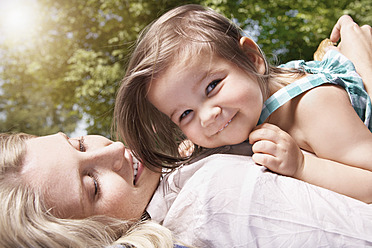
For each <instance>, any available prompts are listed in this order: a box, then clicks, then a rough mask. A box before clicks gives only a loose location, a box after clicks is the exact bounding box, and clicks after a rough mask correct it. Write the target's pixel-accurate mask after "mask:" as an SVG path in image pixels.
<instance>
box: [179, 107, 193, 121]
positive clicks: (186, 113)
mask: <svg viewBox="0 0 372 248" xmlns="http://www.w3.org/2000/svg"><path fill="white" fill-rule="evenodd" d="M191 112H192V110H191V109H188V110H186V111H185V112H183V113H182V115H181V116H180V121H182V119H183V118H185V117H186V116H187V115H188V114H190V113H191Z"/></svg>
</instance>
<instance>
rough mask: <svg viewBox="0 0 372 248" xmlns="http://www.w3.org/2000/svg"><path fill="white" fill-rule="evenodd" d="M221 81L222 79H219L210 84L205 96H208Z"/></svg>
mask: <svg viewBox="0 0 372 248" xmlns="http://www.w3.org/2000/svg"><path fill="white" fill-rule="evenodd" d="M221 81H222V79H217V80H213V81H212V82H211V83H209V84H208V86H207V88H206V89H205V94H206V95H207V96H208V95H209V94H210V93H211V92H212V91H213V90H214V88H216V86H217V85H218V84H219V83H220V82H221Z"/></svg>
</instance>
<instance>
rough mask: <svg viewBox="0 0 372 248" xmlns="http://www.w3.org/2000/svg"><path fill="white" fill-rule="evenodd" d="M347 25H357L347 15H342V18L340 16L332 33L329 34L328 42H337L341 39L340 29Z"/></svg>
mask: <svg viewBox="0 0 372 248" xmlns="http://www.w3.org/2000/svg"><path fill="white" fill-rule="evenodd" d="M348 25H357V24H356V23H355V22H354V20H353V18H351V17H350V16H349V15H343V16H341V17H340V18H339V19H338V20H337V22H336V24H335V26H334V27H333V29H332V32H331V35H330V40H331V41H332V42H337V41H339V39H340V37H341V32H342V29H343V28H344V27H345V26H348Z"/></svg>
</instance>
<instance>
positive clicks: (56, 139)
mask: <svg viewBox="0 0 372 248" xmlns="http://www.w3.org/2000/svg"><path fill="white" fill-rule="evenodd" d="M345 25H346V24H343V23H342V25H341V27H342V29H341V34H342V32H343V31H342V30H347V29H346V27H347V26H345ZM336 26H337V25H336ZM338 26H339V27H340V25H338ZM345 32H346V31H345ZM347 33H348V34H349V33H350V32H347ZM351 36H352V35H351ZM343 44H344V43H343ZM371 60H372V56H371ZM0 142H1V147H2V149H1V151H2V152H1V155H0V157H1V159H0V161H1V176H0V177H1V179H0V201H1V204H0V206H1V208H2V209H1V211H0V214H1V220H0V225H1V228H0V245H1V246H2V247H66V246H67V247H104V246H107V245H108V244H120V243H124V244H132V245H136V246H137V247H141V246H142V247H151V246H150V245H153V246H154V247H167V246H166V245H168V247H169V246H172V243H173V241H172V237H171V235H170V233H169V232H168V231H167V230H163V229H160V227H158V226H157V225H155V228H148V225H152V224H151V222H145V223H144V224H143V223H140V224H137V222H138V220H139V219H140V217H141V215H142V213H143V212H145V209H146V208H147V209H148V211H149V212H150V215H153V216H152V217H153V218H154V219H155V220H158V221H160V222H162V223H163V224H164V225H165V226H166V227H169V228H170V229H171V230H172V231H173V232H174V233H175V234H176V235H177V236H178V238H179V239H180V240H181V241H182V242H185V243H186V244H188V245H195V246H201V247H205V246H214V247H220V246H221V245H222V244H225V245H227V246H229V247H233V246H243V247H244V246H248V245H252V246H273V244H279V242H281V243H282V242H287V243H286V244H287V245H288V244H289V245H291V244H293V245H300V244H301V245H303V246H309V247H314V246H319V245H328V246H332V245H333V246H337V245H340V244H350V243H352V244H354V245H366V246H367V245H372V241H371V238H370V237H372V235H371V233H370V232H371V230H372V226H371V225H372V221H371V220H372V217H371V213H372V210H371V209H370V207H369V206H368V205H367V204H364V203H361V202H359V201H356V200H353V199H350V198H347V197H345V196H341V195H338V194H336V193H333V192H331V191H327V190H325V189H322V188H318V187H315V186H312V185H308V184H305V183H303V182H300V181H297V180H294V179H290V178H287V177H282V176H277V175H275V174H272V173H270V172H267V171H265V170H263V168H262V167H258V166H257V165H254V164H253V163H252V161H251V158H250V157H248V156H236V155H213V156H210V157H208V158H206V159H203V160H200V161H198V162H196V163H195V164H192V165H189V166H184V167H182V168H181V169H180V170H178V171H176V172H174V173H172V174H170V176H168V177H167V178H166V179H165V180H162V182H161V185H160V187H159V188H158V191H157V192H156V193H155V192H154V191H155V190H156V187H157V186H158V184H159V181H160V173H158V172H154V171H150V170H148V169H147V168H145V167H143V165H142V164H140V163H139V165H135V163H136V162H133V157H132V156H131V154H130V153H129V152H128V151H127V150H126V149H124V146H123V145H122V144H121V143H119V142H112V141H109V140H107V139H106V138H103V137H101V136H86V137H84V138H83V139H82V138H80V139H70V138H68V137H66V136H65V135H63V134H56V135H51V136H45V137H37V138H36V137H33V136H29V135H22V134H21V135H15V136H9V135H6V134H4V135H2V136H1V139H0ZM242 146H245V144H241V145H239V146H237V147H227V148H226V149H227V150H228V151H227V152H232V153H237V152H238V151H236V149H237V150H240V148H241V147H242ZM243 148H244V147H243ZM243 150H247V149H243ZM215 164H216V166H212V165H215ZM213 167H215V168H213ZM208 168H211V171H210V170H209V169H208ZM212 169H213V170H212ZM242 170H243V171H242ZM136 171H137V172H136ZM180 172H182V174H181V173H180ZM237 175H238V177H237ZM181 176H182V177H181ZM205 176H206V177H205ZM207 182H208V183H207ZM209 182H212V183H213V184H214V185H216V184H219V183H221V185H225V186H226V187H223V189H224V190H227V189H229V187H230V186H231V185H230V184H232V183H234V187H232V189H231V190H230V191H229V192H226V191H225V192H223V191H220V190H217V191H216V190H213V187H209V186H210V185H211V184H210V183H209ZM268 182H270V183H268ZM235 189H241V191H240V192H241V194H240V195H239V196H237V197H233V196H234V195H232V194H230V193H231V192H233V190H235ZM242 189H247V191H244V190H242ZM289 189H295V190H294V191H293V190H292V191H289ZM165 190H166V191H165ZM287 191H288V192H287ZM197 192H200V194H199V193H198V194H196V193H197ZM262 192H265V193H262ZM270 192H272V193H271V194H270ZM304 192H306V194H304ZM154 193H155V194H154ZM170 193H171V194H170ZM280 193H281V194H280ZM295 193H296V194H295ZM164 194H166V197H167V198H163V196H164ZM235 196H236V195H235ZM151 198H152V200H151V202H150V205H149V206H148V207H147V205H148V201H150V199H151ZM195 199H196V200H197V201H194V200H195ZM225 199H227V200H226V201H225ZM199 200H201V201H199ZM273 200H275V202H273ZM319 200H322V201H323V203H324V204H321V205H318V202H319ZM208 202H211V203H212V204H213V203H218V204H217V207H216V208H209V207H206V208H202V209H201V210H203V211H199V210H200V206H202V205H204V206H207V204H206V203H208ZM263 202H266V203H268V205H266V206H263V205H262V203H263ZM312 202H316V204H312ZM199 203H202V204H199ZM220 203H223V204H224V205H221V204H220ZM242 203H246V204H245V205H244V204H243V205H242ZM292 203H293V204H292ZM158 204H159V205H158ZM157 206H159V207H157ZM162 206H165V208H162ZM211 206H216V205H211ZM234 206H236V207H238V208H239V209H240V210H239V211H245V212H244V218H243V219H242V220H246V221H248V222H245V223H242V222H241V221H242V220H239V219H240V218H239V216H241V212H235V213H233V212H230V211H231V210H232V208H231V207H234ZM242 206H243V207H242ZM286 207H287V209H286ZM288 207H291V208H288ZM305 207H307V208H305ZM183 210H184V211H185V212H183ZM193 210H195V211H193ZM279 210H280V211H279ZM189 214H191V215H189ZM288 214H289V216H290V218H287V219H285V217H286V216H287V215H288ZM102 215H104V216H102ZM233 215H234V216H235V218H232V217H233ZM221 216H222V217H223V218H220V217H221ZM266 216H267V218H265V217H266ZM181 217H182V218H181ZM258 217H259V218H258ZM277 217H281V218H277ZM326 217H327V218H326ZM269 219H270V220H271V221H266V220H269ZM127 220H131V221H129V222H128V221H127ZM186 220H187V222H186ZM236 221H240V223H242V224H243V225H239V222H236ZM304 221H306V225H303V224H302V223H304ZM133 223H134V224H133ZM203 223H205V224H206V225H204V224H203ZM225 224H226V225H225ZM129 226H130V228H129V232H128V231H127V230H128V227H129ZM178 226H179V228H178ZM300 226H306V227H308V228H310V229H307V228H306V229H305V228H302V229H301V230H302V232H299V231H298V229H297V228H298V227H300ZM185 227H187V228H186V229H185ZM209 227H213V228H210V229H208V228H209ZM233 228H234V229H233ZM208 230H210V231H213V232H212V233H211V232H208ZM183 231H185V232H183ZM306 231H308V232H307V233H306ZM310 232H311V233H316V236H309V235H308V233H310ZM300 236H301V238H300V239H297V237H300ZM121 237H124V238H123V239H122V240H120V238H121ZM304 237H305V238H307V239H306V240H305V239H303V238H304ZM340 238H341V239H340ZM247 240H248V241H247ZM275 240H277V242H274V241H275ZM145 241H148V243H144V242H145ZM135 242H137V243H135ZM162 242H163V243H162ZM288 242H291V243H288Z"/></svg>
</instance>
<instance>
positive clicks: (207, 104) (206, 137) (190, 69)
mask: <svg viewBox="0 0 372 248" xmlns="http://www.w3.org/2000/svg"><path fill="white" fill-rule="evenodd" d="M204 55H205V54H204ZM259 62H260V61H259ZM187 63H188V64H187V65H185V63H182V62H178V63H177V62H176V63H173V64H172V65H171V66H170V67H169V68H168V69H167V70H166V71H165V73H163V74H161V75H159V76H158V77H156V78H155V79H154V80H153V82H152V83H151V84H150V86H149V94H148V99H149V101H150V102H151V103H152V104H153V105H154V106H155V107H156V108H158V109H159V110H160V111H161V112H163V113H164V114H166V115H167V116H169V117H170V118H171V119H172V121H173V122H174V123H176V124H177V125H178V126H179V127H180V128H181V130H182V131H183V133H184V134H185V135H186V136H187V137H188V138H189V139H190V140H191V141H193V142H194V143H195V144H198V145H200V146H203V147H207V148H213V147H219V146H223V145H227V144H238V143H241V142H243V141H244V140H246V139H247V138H248V135H249V133H250V132H251V131H252V129H253V128H254V127H255V126H256V125H257V122H258V119H259V117H260V114H261V109H262V105H263V95H262V92H261V89H260V87H259V84H258V82H257V80H256V79H255V78H254V77H253V76H252V75H250V74H248V73H247V72H245V71H243V70H242V69H240V68H239V67H237V66H236V65H235V64H233V63H231V62H229V61H227V60H225V59H222V58H220V57H218V56H209V55H206V56H203V54H201V55H200V56H198V57H197V58H196V57H191V58H190V60H187ZM257 63H258V62H257ZM258 69H259V72H262V73H263V72H264V69H265V68H264V65H263V71H262V66H261V64H260V65H259V67H258Z"/></svg>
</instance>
